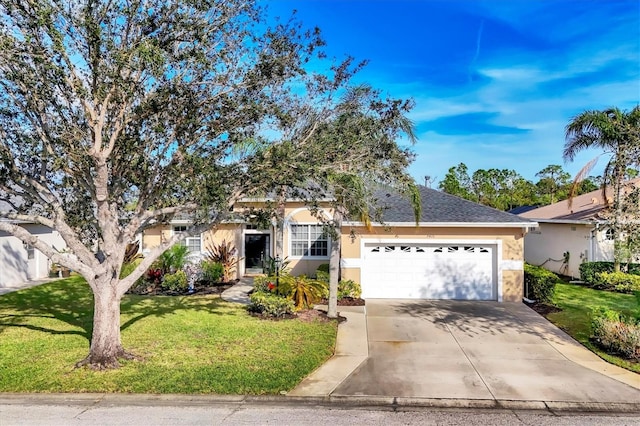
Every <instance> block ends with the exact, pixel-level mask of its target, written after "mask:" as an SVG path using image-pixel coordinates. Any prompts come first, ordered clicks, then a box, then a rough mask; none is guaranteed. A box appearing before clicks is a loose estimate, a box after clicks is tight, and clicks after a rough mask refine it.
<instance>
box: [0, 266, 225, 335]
mask: <svg viewBox="0 0 640 426" xmlns="http://www.w3.org/2000/svg"><path fill="white" fill-rule="evenodd" d="M221 302H222V300H221V299H219V298H214V297H211V296H209V297H202V296H200V297H199V296H134V295H125V296H124V297H123V299H122V302H121V304H120V311H121V318H122V320H123V322H122V324H121V327H120V329H121V330H125V329H127V328H128V327H130V326H131V325H133V324H135V323H136V322H138V321H140V320H142V319H144V318H146V317H149V316H155V317H163V316H166V315H169V314H173V313H175V312H178V311H181V310H198V311H207V312H209V313H213V314H216V315H227V314H228V313H227V312H224V309H221V306H220V304H221ZM39 318H44V319H52V320H58V321H61V322H63V323H66V324H67V325H68V326H69V327H67V326H64V325H61V326H60V328H58V329H56V328H53V327H52V326H46V325H41V322H40V321H38V320H37V319H39ZM38 322H40V324H38ZM34 323H35V324H34ZM9 327H20V328H25V329H29V330H34V331H40V332H44V333H50V334H54V335H57V334H58V335H59V334H63V335H78V336H83V337H85V338H86V339H87V340H88V341H90V340H91V333H92V331H93V294H92V292H91V289H90V288H89V285H88V284H87V283H86V282H85V281H84V280H83V279H82V278H80V277H72V278H68V279H64V280H60V281H55V282H52V283H48V284H42V285H40V286H37V287H32V288H29V289H25V290H22V291H18V292H13V293H9V294H6V295H2V296H0V333H2V332H3V331H4V330H5V329H7V328H9Z"/></svg>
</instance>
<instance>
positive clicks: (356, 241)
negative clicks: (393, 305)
mask: <svg viewBox="0 0 640 426" xmlns="http://www.w3.org/2000/svg"><path fill="white" fill-rule="evenodd" d="M352 230H353V231H354V233H353V234H351V231H352ZM376 238H379V239H383V240H389V239H397V240H412V239H414V240H422V241H425V240H434V242H435V241H442V240H445V241H456V240H460V241H472V240H478V241H484V242H486V241H495V242H496V243H498V242H499V243H500V247H501V249H502V254H501V257H500V258H499V259H497V263H498V265H497V267H498V277H497V279H498V281H499V282H498V287H499V288H500V287H501V288H502V292H501V295H502V300H503V301H505V302H506V301H514V302H515V301H520V300H521V299H522V295H523V283H524V271H523V268H524V266H523V259H524V238H523V230H522V229H521V228H488V227H485V228H466V227H459V228H453V227H450V228H444V227H443V228H430V227H422V228H418V227H415V226H409V227H391V228H385V227H382V226H376V227H374V228H373V229H371V230H367V229H366V228H364V227H355V228H352V227H347V226H345V227H343V229H342V240H341V242H342V247H341V249H342V250H341V252H342V259H343V264H345V263H346V264H347V265H348V264H349V260H350V259H360V250H361V246H362V240H363V239H365V240H367V239H376ZM360 277H361V275H360V268H359V267H353V268H352V267H343V268H342V278H343V279H352V280H354V281H357V282H360Z"/></svg>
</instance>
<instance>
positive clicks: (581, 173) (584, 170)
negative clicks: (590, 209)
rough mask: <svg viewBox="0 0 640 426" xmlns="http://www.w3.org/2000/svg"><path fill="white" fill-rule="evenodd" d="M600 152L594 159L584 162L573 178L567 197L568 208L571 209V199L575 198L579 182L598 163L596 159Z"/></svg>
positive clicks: (598, 157)
mask: <svg viewBox="0 0 640 426" xmlns="http://www.w3.org/2000/svg"><path fill="white" fill-rule="evenodd" d="M601 156H602V154H600V155H598V156H597V157H595V158H594V159H592V160H590V161H589V162H588V163H587V164H585V165H584V166H583V167H582V168H581V169H580V170H579V171H578V173H577V174H576V177H575V178H574V179H573V183H572V184H571V189H570V190H569V198H567V204H568V205H569V210H571V206H572V205H573V199H574V198H575V196H576V194H577V192H578V189H579V187H580V183H581V182H582V181H583V180H584V179H585V178H586V177H587V176H588V175H589V173H590V172H591V170H593V168H594V167H595V165H596V164H597V163H598V160H599V159H600V157H601Z"/></svg>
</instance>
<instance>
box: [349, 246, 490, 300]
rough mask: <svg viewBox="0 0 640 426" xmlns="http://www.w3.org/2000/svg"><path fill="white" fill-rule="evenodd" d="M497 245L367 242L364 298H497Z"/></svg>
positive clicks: (362, 271)
mask: <svg viewBox="0 0 640 426" xmlns="http://www.w3.org/2000/svg"><path fill="white" fill-rule="evenodd" d="M495 255H496V246H495V245H479V244H467V243H461V244H417V243H410V242H399V243H382V244H381V243H365V245H364V253H363V259H362V264H361V268H362V269H361V280H362V297H363V298H365V299H367V298H370V299H376V298H384V299H456V300H497V288H496V287H497V285H496V283H497V279H496V273H495V272H496V271H495V264H496V261H495Z"/></svg>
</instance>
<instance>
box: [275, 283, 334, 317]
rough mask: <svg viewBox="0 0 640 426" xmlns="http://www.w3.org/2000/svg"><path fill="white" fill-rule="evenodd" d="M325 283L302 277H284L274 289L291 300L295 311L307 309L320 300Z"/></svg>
mask: <svg viewBox="0 0 640 426" xmlns="http://www.w3.org/2000/svg"><path fill="white" fill-rule="evenodd" d="M326 288H327V283H325V282H322V281H318V280H312V279H310V278H307V277H306V276H304V275H300V276H298V277H294V276H291V275H285V276H283V277H280V280H279V284H278V286H277V288H276V289H275V290H276V292H277V293H278V294H280V295H281V296H285V297H287V298H289V299H291V300H293V304H294V305H295V307H296V309H303V308H309V307H311V306H312V305H313V304H314V303H316V302H317V301H319V300H320V299H322V295H323V294H324V292H325V290H326Z"/></svg>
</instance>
